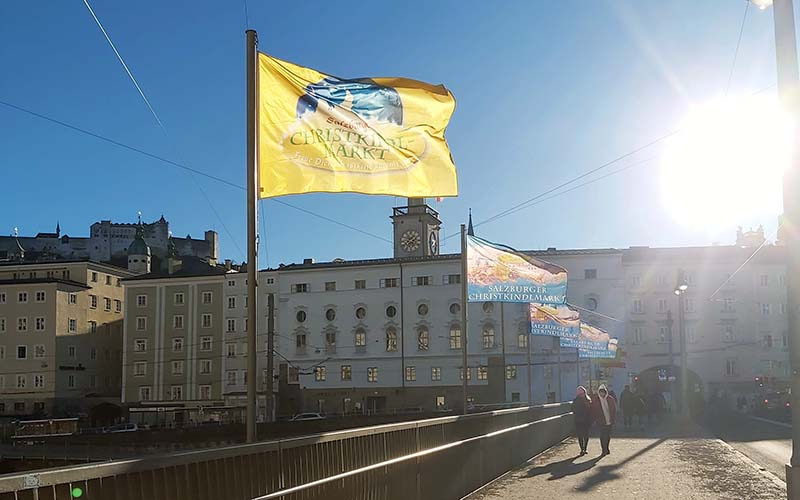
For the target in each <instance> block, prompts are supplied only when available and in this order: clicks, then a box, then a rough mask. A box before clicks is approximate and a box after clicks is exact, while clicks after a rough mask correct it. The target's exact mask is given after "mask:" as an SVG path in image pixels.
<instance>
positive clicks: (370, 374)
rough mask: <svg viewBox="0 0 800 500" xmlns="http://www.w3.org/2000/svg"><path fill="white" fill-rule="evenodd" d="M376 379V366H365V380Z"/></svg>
mask: <svg viewBox="0 0 800 500" xmlns="http://www.w3.org/2000/svg"><path fill="white" fill-rule="evenodd" d="M377 381H378V367H377V366H370V367H369V368H367V382H377Z"/></svg>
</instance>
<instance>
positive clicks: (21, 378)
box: [17, 375, 28, 389]
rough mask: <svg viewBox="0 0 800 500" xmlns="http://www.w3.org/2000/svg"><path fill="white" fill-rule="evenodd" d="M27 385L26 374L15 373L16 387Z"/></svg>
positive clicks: (21, 387) (20, 387)
mask: <svg viewBox="0 0 800 500" xmlns="http://www.w3.org/2000/svg"><path fill="white" fill-rule="evenodd" d="M27 385H28V377H27V376H26V375H17V389H24V388H25V386H27Z"/></svg>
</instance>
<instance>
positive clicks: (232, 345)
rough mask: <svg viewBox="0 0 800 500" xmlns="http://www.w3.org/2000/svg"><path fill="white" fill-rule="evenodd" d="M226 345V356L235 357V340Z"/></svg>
mask: <svg viewBox="0 0 800 500" xmlns="http://www.w3.org/2000/svg"><path fill="white" fill-rule="evenodd" d="M226 346H227V356H228V357H229V358H235V357H236V343H235V342H231V343H228V344H226Z"/></svg>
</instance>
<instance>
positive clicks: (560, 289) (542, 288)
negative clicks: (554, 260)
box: [467, 236, 567, 305]
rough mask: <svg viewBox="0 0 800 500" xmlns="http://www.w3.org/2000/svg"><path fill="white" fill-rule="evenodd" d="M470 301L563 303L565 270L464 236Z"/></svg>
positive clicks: (565, 284) (499, 246)
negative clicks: (465, 238) (465, 239)
mask: <svg viewBox="0 0 800 500" xmlns="http://www.w3.org/2000/svg"><path fill="white" fill-rule="evenodd" d="M467 280H468V284H469V287H468V300H469V302H484V301H490V302H528V303H530V302H534V303H537V304H556V305H558V304H564V303H565V302H566V300H567V270H566V269H564V268H563V267H560V266H557V265H555V264H551V263H549V262H545V261H543V260H540V259H537V258H536V257H532V256H530V255H526V254H524V253H523V252H520V251H518V250H514V249H513V248H511V247H507V246H504V245H498V244H496V243H491V242H489V241H486V240H484V239H482V238H478V237H476V236H467Z"/></svg>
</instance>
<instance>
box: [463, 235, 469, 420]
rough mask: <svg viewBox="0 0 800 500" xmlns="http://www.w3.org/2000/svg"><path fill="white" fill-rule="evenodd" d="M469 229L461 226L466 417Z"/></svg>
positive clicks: (464, 399)
mask: <svg viewBox="0 0 800 500" xmlns="http://www.w3.org/2000/svg"><path fill="white" fill-rule="evenodd" d="M467 304H468V302H467V227H466V226H465V225H464V224H461V374H462V381H461V385H462V389H463V391H464V394H463V396H462V399H463V401H462V404H463V407H464V415H466V414H467V377H468V375H469V371H468V370H469V367H468V366H467Z"/></svg>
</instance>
